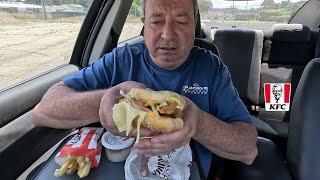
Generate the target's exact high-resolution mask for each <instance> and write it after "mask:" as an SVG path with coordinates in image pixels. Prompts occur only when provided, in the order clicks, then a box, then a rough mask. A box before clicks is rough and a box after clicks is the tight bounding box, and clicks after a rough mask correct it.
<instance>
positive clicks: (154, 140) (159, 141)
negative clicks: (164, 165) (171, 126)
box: [151, 138, 161, 143]
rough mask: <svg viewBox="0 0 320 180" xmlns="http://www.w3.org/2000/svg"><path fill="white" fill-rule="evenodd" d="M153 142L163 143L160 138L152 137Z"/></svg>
mask: <svg viewBox="0 0 320 180" xmlns="http://www.w3.org/2000/svg"><path fill="white" fill-rule="evenodd" d="M151 142H153V143H161V140H160V139H154V138H152V139H151Z"/></svg>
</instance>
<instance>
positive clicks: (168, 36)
mask: <svg viewBox="0 0 320 180" xmlns="http://www.w3.org/2000/svg"><path fill="white" fill-rule="evenodd" d="M161 37H162V38H163V39H165V40H172V39H173V38H174V37H175V28H174V24H173V23H172V22H166V23H165V24H164V26H163V29H162V34H161Z"/></svg>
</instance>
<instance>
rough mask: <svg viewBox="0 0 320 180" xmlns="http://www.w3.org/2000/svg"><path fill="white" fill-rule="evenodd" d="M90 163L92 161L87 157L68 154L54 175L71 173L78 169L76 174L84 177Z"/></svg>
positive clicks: (86, 174)
mask: <svg viewBox="0 0 320 180" xmlns="http://www.w3.org/2000/svg"><path fill="white" fill-rule="evenodd" d="M91 164H92V161H91V160H90V159H89V158H88V157H84V156H72V155H68V157H67V160H66V161H65V162H64V164H63V165H62V166H61V168H60V169H56V171H55V173H54V176H56V177H59V176H62V175H64V174H67V175H71V174H73V173H74V172H76V171H77V170H78V172H77V174H78V176H79V177H80V178H84V177H86V176H88V174H89V172H90V168H91Z"/></svg>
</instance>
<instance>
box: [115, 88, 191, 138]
mask: <svg viewBox="0 0 320 180" xmlns="http://www.w3.org/2000/svg"><path fill="white" fill-rule="evenodd" d="M120 94H121V95H122V96H123V98H122V99H120V101H119V102H118V103H117V104H115V105H114V106H113V108H112V117H113V120H114V122H115V124H116V126H117V128H118V130H119V132H124V131H126V135H127V136H128V134H129V133H130V132H131V131H132V130H133V129H134V128H135V129H136V130H137V141H139V137H140V127H143V128H148V129H150V130H152V131H154V132H158V133H165V132H173V131H177V130H180V129H182V127H183V120H182V119H181V117H182V115H183V113H182V111H183V109H184V107H185V99H184V98H183V97H182V96H180V95H179V94H177V93H174V92H171V91H153V90H151V89H138V88H133V89H131V90H130V91H129V92H128V93H127V94H124V93H123V92H120Z"/></svg>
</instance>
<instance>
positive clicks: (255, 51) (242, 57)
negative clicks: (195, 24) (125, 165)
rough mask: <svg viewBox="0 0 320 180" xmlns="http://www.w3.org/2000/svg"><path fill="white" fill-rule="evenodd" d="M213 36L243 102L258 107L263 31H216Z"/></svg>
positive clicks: (212, 32) (213, 31)
mask: <svg viewBox="0 0 320 180" xmlns="http://www.w3.org/2000/svg"><path fill="white" fill-rule="evenodd" d="M211 34H212V39H213V42H214V43H215V44H216V46H217V48H218V51H219V54H220V57H221V59H222V61H223V62H224V63H225V64H226V65H227V67H228V68H229V71H230V73H231V77H232V81H233V84H234V86H235V87H236V88H237V90H238V92H239V96H240V98H241V99H242V100H243V101H244V103H245V104H246V105H251V104H258V99H259V87H260V86H259V83H260V69H261V55H262V45H263V33H262V31H254V30H240V29H225V30H220V29H215V30H212V31H211Z"/></svg>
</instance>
